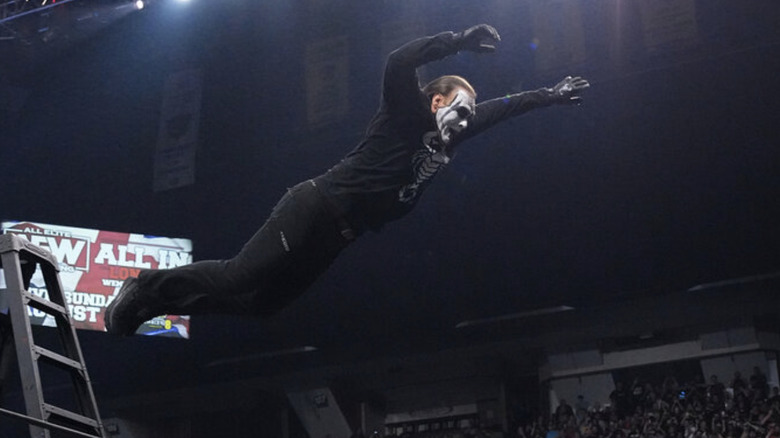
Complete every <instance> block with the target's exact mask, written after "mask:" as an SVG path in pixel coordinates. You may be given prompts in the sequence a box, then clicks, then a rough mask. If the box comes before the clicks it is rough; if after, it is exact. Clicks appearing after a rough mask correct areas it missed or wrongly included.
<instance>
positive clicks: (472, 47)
mask: <svg viewBox="0 0 780 438" xmlns="http://www.w3.org/2000/svg"><path fill="white" fill-rule="evenodd" d="M500 39H501V38H500V37H499V35H498V32H497V31H496V29H494V28H493V27H492V26H489V25H487V24H480V25H477V26H474V27H470V28H468V29H466V30H464V31H463V32H458V33H453V32H442V33H440V34H437V35H434V36H429V37H424V38H419V39H416V40H414V41H411V42H409V43H406V44H404V45H403V46H401V47H400V48H398V49H396V50H395V51H393V52H392V53H390V55H389V56H388V58H387V64H386V65H385V72H384V80H383V86H382V98H383V99H384V101H385V102H386V103H387V104H388V105H389V106H390V107H391V108H394V107H395V108H397V107H399V106H400V105H401V103H402V102H409V101H410V100H412V99H416V98H417V96H418V93H419V92H420V83H419V79H418V77H417V67H420V66H422V65H425V64H427V63H429V62H433V61H437V60H440V59H443V58H446V57H447V56H450V55H454V54H456V53H458V52H459V51H461V50H467V51H472V52H493V51H495V45H496V43H497V42H498V41H499V40H500Z"/></svg>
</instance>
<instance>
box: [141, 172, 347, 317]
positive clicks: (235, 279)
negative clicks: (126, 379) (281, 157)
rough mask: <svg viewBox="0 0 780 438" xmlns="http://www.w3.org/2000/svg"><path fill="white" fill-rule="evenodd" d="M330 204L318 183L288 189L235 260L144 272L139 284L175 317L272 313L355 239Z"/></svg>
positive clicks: (145, 293) (147, 294)
mask: <svg viewBox="0 0 780 438" xmlns="http://www.w3.org/2000/svg"><path fill="white" fill-rule="evenodd" d="M327 202H328V201H327V199H326V198H325V197H324V196H323V195H322V194H321V193H320V192H319V190H318V189H317V188H316V186H315V183H314V181H312V180H309V181H305V182H302V183H300V184H298V185H296V186H295V187H293V188H291V189H288V191H287V193H285V195H284V196H283V197H282V198H281V199H280V200H279V202H278V203H277V204H276V206H275V207H274V209H273V211H272V212H271V216H270V217H269V218H268V219H267V221H266V222H265V224H264V225H263V226H262V227H261V228H260V229H259V230H258V231H257V233H255V235H254V236H253V237H252V238H251V239H250V240H249V241H248V242H247V243H246V244H245V245H244V247H243V249H242V250H241V252H239V253H238V255H236V256H235V257H234V258H232V259H230V260H207V261H200V262H196V263H193V264H190V265H186V266H180V267H177V268H174V269H169V270H157V271H154V270H149V271H142V272H141V273H140V274H139V276H138V286H139V288H140V289H141V290H142V291H143V295H144V296H149V297H154V298H153V299H160V300H162V303H163V304H162V307H163V310H164V312H165V313H167V314H172V315H194V314H205V313H222V314H255V315H268V314H271V313H274V312H275V311H277V310H279V309H281V308H282V307H284V306H286V305H287V304H288V303H289V302H290V301H292V300H294V299H295V298H297V297H298V296H299V295H301V294H302V293H303V292H304V291H305V290H306V289H307V288H308V287H309V286H310V285H311V284H312V283H313V282H314V280H316V279H317V277H319V275H320V274H322V273H323V272H324V271H325V270H326V269H327V268H328V267H329V266H330V265H331V263H332V262H333V260H334V259H335V258H336V256H337V255H338V254H339V253H340V252H341V250H342V249H344V248H345V247H346V246H347V245H348V244H349V243H350V240H351V239H352V236H351V235H350V233H349V232H346V233H343V231H345V230H344V228H345V225H346V224H344V223H343V221H340V220H338V218H336V217H334V215H333V214H332V213H331V210H330V209H329V204H328V203H327ZM345 236H347V237H345Z"/></svg>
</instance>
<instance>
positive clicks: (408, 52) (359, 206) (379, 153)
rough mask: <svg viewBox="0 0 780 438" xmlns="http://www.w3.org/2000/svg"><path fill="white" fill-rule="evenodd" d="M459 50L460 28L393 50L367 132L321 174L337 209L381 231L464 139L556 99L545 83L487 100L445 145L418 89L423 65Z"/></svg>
mask: <svg viewBox="0 0 780 438" xmlns="http://www.w3.org/2000/svg"><path fill="white" fill-rule="evenodd" d="M459 49H460V47H459V41H458V39H457V37H456V35H455V34H453V33H452V32H444V33H440V34H438V35H435V36H431V37H425V38H420V39H417V40H414V41H411V42H409V43H407V44H405V45H404V46H402V47H400V48H399V49H397V50H395V51H394V52H392V53H391V54H390V55H389V57H388V59H387V64H386V66H385V71H384V79H383V84H382V98H381V102H380V106H379V110H378V111H377V113H376V115H374V118H373V119H372V120H371V122H370V124H369V126H368V130H367V131H366V135H365V137H364V138H363V140H362V141H361V142H360V144H358V145H357V147H356V148H355V149H353V150H352V151H351V152H350V153H349V154H347V156H346V157H344V159H343V160H342V161H341V162H339V163H338V164H336V165H335V166H333V167H332V168H331V169H330V170H328V172H327V173H325V174H323V175H321V176H319V177H318V178H316V179H315V181H316V183H317V185H318V187H320V188H321V190H322V192H323V193H324V194H325V195H326V196H327V197H328V198H329V199H330V201H331V203H332V204H333V206H334V209H335V210H336V213H337V214H339V215H341V216H343V217H344V219H345V220H346V221H347V222H349V223H350V224H352V226H353V227H355V228H356V230H357V231H359V232H362V231H364V230H365V229H372V230H378V229H379V228H381V226H382V225H383V224H385V223H386V222H389V221H392V220H395V219H398V218H400V217H402V216H404V215H406V214H407V213H409V212H410V211H411V210H412V208H414V206H415V205H416V203H417V201H418V199H419V197H420V194H421V193H422V191H423V190H424V189H425V188H426V187H427V186H428V184H430V182H431V180H432V179H433V177H434V176H435V175H436V174H437V173H438V171H439V170H441V169H442V168H443V167H444V166H445V165H446V164H447V163H448V162H449V160H450V158H452V155H453V153H454V148H455V146H457V145H458V144H459V143H461V142H462V141H464V140H466V139H467V138H470V137H473V136H475V135H477V134H479V133H480V132H482V131H484V130H486V129H487V128H489V127H491V126H493V125H495V124H496V123H498V122H500V121H503V120H505V119H507V118H510V117H513V116H517V115H520V114H522V113H524V112H526V111H529V110H531V109H534V108H539V107H543V106H548V105H551V104H552V103H553V102H554V98H553V95H552V90H550V89H546V88H542V89H539V90H536V91H527V92H522V93H517V94H512V95H509V96H506V97H502V98H498V99H492V100H488V101H485V102H481V103H479V104H477V105H476V111H475V113H474V114H473V115H472V117H471V118H469V120H468V127H467V128H466V129H465V130H463V131H461V132H459V133H457V134H455V135H454V136H453V137H452V139H451V141H450V142H449V143H448V144H447V145H446V146H442V142H441V138H440V137H439V133H438V129H437V126H436V120H435V117H434V114H433V113H432V112H431V109H430V105H431V101H430V99H429V98H428V97H427V96H425V94H424V93H423V92H422V90H421V89H420V84H419V79H418V77H417V67H419V66H422V65H424V64H426V63H429V62H432V61H436V60H439V59H442V58H445V57H447V56H450V55H453V54H455V53H457V52H458V50H459Z"/></svg>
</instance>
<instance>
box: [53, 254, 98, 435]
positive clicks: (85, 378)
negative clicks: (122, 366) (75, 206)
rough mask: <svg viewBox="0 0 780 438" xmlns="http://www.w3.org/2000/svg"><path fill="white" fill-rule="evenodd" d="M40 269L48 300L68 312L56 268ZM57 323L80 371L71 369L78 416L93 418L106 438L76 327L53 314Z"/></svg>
mask: <svg viewBox="0 0 780 438" xmlns="http://www.w3.org/2000/svg"><path fill="white" fill-rule="evenodd" d="M41 270H42V272H43V278H44V281H45V283H46V290H47V291H48V294H49V300H50V301H52V302H54V303H55V304H58V305H60V306H62V307H63V308H65V309H68V305H67V303H66V301H65V294H64V292H63V287H62V281H61V280H60V276H59V275H58V274H57V272H58V271H59V267H58V266H53V265H50V264H43V263H41ZM55 320H56V321H57V331H58V334H59V337H60V341H61V342H62V347H63V349H64V351H65V355H66V356H67V357H69V358H70V359H73V360H75V361H77V362H79V363H81V365H82V367H81V369H80V370H76V369H73V370H70V376H71V380H72V382H73V387H74V388H75V390H76V404H77V405H78V407H79V409H80V410H81V413H82V414H84V416H86V417H89V418H92V419H94V420H95V422H96V423H97V427H96V429H97V430H98V431H99V433H100V434H101V435H103V436H105V431H104V429H103V424H102V421H101V419H100V413H99V410H98V407H97V401H96V399H95V393H94V391H93V389H92V382H91V381H90V379H89V373H88V372H87V365H86V361H85V359H84V354H83V352H82V350H81V345H80V344H79V340H78V334H77V333H76V327H74V326H73V320H72V318H71V317H70V313H69V312H66V313H65V314H60V315H55Z"/></svg>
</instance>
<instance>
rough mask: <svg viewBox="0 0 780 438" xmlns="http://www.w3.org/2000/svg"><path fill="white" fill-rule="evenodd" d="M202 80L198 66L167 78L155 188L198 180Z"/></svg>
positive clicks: (156, 159)
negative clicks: (197, 148) (196, 153)
mask: <svg viewBox="0 0 780 438" xmlns="http://www.w3.org/2000/svg"><path fill="white" fill-rule="evenodd" d="M202 80H203V79H202V75H201V72H200V70H197V69H195V70H186V71H181V72H178V73H175V74H172V75H171V76H170V77H169V78H168V80H167V81H166V82H165V90H164V92H163V101H162V107H161V109H160V127H159V130H158V135H157V150H156V152H155V156H154V191H156V192H157V191H162V190H169V189H174V188H177V187H183V186H186V185H190V184H193V183H194V182H195V149H196V147H197V144H198V129H199V125H200V101H201V88H202Z"/></svg>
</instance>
